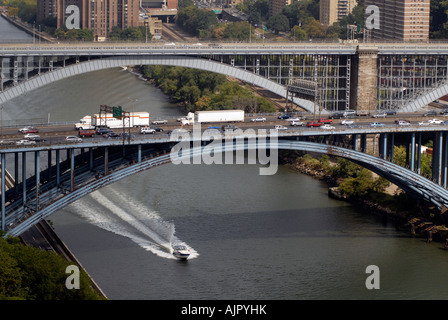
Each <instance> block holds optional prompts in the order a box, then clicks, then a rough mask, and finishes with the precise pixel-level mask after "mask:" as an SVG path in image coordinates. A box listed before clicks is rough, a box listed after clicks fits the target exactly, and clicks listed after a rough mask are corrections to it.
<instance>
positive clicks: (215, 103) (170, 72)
mask: <svg viewBox="0 0 448 320" xmlns="http://www.w3.org/2000/svg"><path fill="white" fill-rule="evenodd" d="M143 74H144V76H145V77H147V78H150V79H154V82H155V83H156V85H158V86H159V88H160V89H161V90H162V91H163V92H164V93H165V94H167V95H169V96H171V97H172V99H173V100H175V101H176V102H179V103H181V104H182V105H183V106H184V107H185V109H186V110H187V111H197V110H225V109H240V110H246V112H275V110H276V109H275V106H274V104H273V103H272V102H271V101H269V100H267V99H264V98H262V97H259V96H255V95H254V94H253V92H252V91H251V90H250V88H249V87H242V86H241V85H239V84H238V83H235V82H231V81H227V80H226V77H225V76H224V75H221V74H217V73H213V72H207V71H202V70H197V69H189V68H182V67H169V66H145V67H143Z"/></svg>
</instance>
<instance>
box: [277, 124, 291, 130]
mask: <svg viewBox="0 0 448 320" xmlns="http://www.w3.org/2000/svg"><path fill="white" fill-rule="evenodd" d="M274 129H276V130H288V128H286V127H285V126H278V125H277V126H275V127H274Z"/></svg>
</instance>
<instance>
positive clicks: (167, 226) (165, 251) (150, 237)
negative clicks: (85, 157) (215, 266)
mask: <svg viewBox="0 0 448 320" xmlns="http://www.w3.org/2000/svg"><path fill="white" fill-rule="evenodd" d="M69 208H70V209H71V211H73V212H74V213H75V214H77V215H78V216H81V217H82V218H84V219H85V220H87V221H89V222H90V223H92V224H94V225H95V226H97V227H99V228H101V229H103V230H107V231H110V232H113V233H115V234H117V235H120V236H123V237H127V238H129V239H131V240H132V241H134V242H135V243H136V244H138V245H139V246H140V247H142V248H143V249H145V250H147V251H150V252H152V253H153V254H155V255H157V256H159V257H162V258H166V259H176V258H175V257H174V256H173V255H172V250H173V249H172V245H173V244H183V245H185V246H187V247H188V248H189V249H190V257H189V259H194V258H196V257H197V256H199V254H198V253H197V252H196V251H195V250H194V249H193V248H191V247H190V246H189V245H187V244H186V243H184V242H182V241H181V240H180V239H178V238H177V237H176V236H175V235H174V234H175V227H174V223H172V222H169V221H165V220H163V219H162V218H161V217H160V216H159V215H158V213H157V212H156V211H154V210H151V209H149V208H147V207H146V206H145V205H143V204H141V203H138V202H136V201H135V200H132V202H130V201H129V199H127V198H126V197H125V195H123V194H121V193H119V192H118V191H116V190H114V189H113V188H110V187H109V188H107V196H105V195H104V194H103V193H102V192H101V191H96V192H93V193H91V194H90V195H89V196H87V197H84V198H83V200H82V201H77V202H75V203H73V204H71V205H70V206H69Z"/></svg>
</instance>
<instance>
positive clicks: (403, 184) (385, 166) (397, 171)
mask: <svg viewBox="0 0 448 320" xmlns="http://www.w3.org/2000/svg"><path fill="white" fill-rule="evenodd" d="M205 147H206V146H200V147H193V148H191V149H189V150H188V151H189V152H185V153H183V154H181V155H178V154H174V155H173V154H165V155H162V156H158V157H155V158H152V159H149V160H144V161H141V162H138V163H136V164H133V165H131V166H127V167H124V168H123V169H120V170H117V171H115V172H111V173H110V174H108V175H106V176H103V177H100V178H98V179H96V180H94V181H93V182H91V183H88V184H86V185H83V186H81V187H79V188H76V189H74V190H73V191H72V192H68V193H65V194H64V195H62V196H61V195H59V196H58V197H56V199H55V200H54V201H53V202H52V203H50V204H48V205H46V206H43V207H42V209H41V210H39V211H38V212H35V213H34V214H33V215H31V216H29V217H28V218H26V220H23V221H21V222H19V223H17V224H15V225H13V226H11V227H9V229H7V230H5V236H9V235H11V236H18V235H20V234H22V233H23V232H24V231H26V230H27V229H28V228H30V227H31V226H33V225H34V224H36V223H38V222H39V221H40V220H42V219H45V218H47V217H49V216H50V215H51V214H53V213H54V212H56V211H57V210H60V209H62V208H63V207H65V206H67V205H69V204H71V203H73V202H74V201H77V200H79V199H81V198H82V197H84V196H85V195H87V194H89V193H91V192H94V191H96V190H99V189H101V188H102V187H104V186H107V185H109V184H111V183H113V182H116V181H118V180H121V179H123V178H126V177H128V176H130V175H133V174H136V173H139V172H142V171H145V170H148V169H150V168H152V167H155V166H159V165H163V164H166V163H170V162H172V161H173V160H182V159H187V158H192V157H195V156H196V157H197V156H200V155H202V154H203V151H204V148H205ZM268 147H269V144H268ZM273 147H276V148H278V149H283V150H300V151H305V152H315V153H321V154H328V155H333V156H338V157H342V158H345V159H348V160H351V161H353V162H355V163H358V164H360V165H361V166H363V167H365V168H367V169H370V170H372V171H373V172H375V173H377V174H378V175H380V176H382V177H384V178H386V179H388V180H389V181H391V182H392V183H394V184H396V185H397V186H399V187H400V188H402V189H403V190H405V191H407V192H408V193H410V194H411V195H413V196H415V197H417V198H419V199H424V200H426V201H429V202H432V203H433V204H435V205H436V206H437V207H438V208H439V209H442V208H444V207H448V190H446V189H445V188H443V187H441V186H440V185H438V184H436V183H434V182H432V181H430V180H428V179H426V178H424V177H422V176H420V175H419V174H417V173H415V172H413V171H410V170H408V169H406V168H403V167H401V166H399V165H396V164H394V163H391V162H389V161H387V160H384V159H381V158H377V157H375V156H372V155H369V154H366V153H363V152H359V151H355V150H351V149H346V148H342V147H336V146H332V145H327V144H321V143H315V142H305V141H294V140H278V142H277V143H276V144H275V145H273ZM259 148H260V149H262V148H263V149H264V148H266V145H263V146H262V147H261V146H260V147H259V145H258V143H257V142H256V141H251V140H250V139H248V140H246V141H244V142H243V141H238V140H237V141H232V143H230V145H229V144H228V143H222V144H220V145H214V147H213V149H210V148H209V150H212V151H213V152H214V153H223V152H228V151H239V150H255V149H259ZM49 192H52V191H49ZM11 215H14V213H12V214H11Z"/></svg>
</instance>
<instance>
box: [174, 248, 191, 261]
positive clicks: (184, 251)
mask: <svg viewBox="0 0 448 320" xmlns="http://www.w3.org/2000/svg"><path fill="white" fill-rule="evenodd" d="M173 256H175V257H176V258H177V259H179V260H187V258H188V257H189V256H190V250H189V249H188V248H187V247H186V246H184V245H181V244H178V245H174V246H173Z"/></svg>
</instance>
